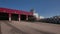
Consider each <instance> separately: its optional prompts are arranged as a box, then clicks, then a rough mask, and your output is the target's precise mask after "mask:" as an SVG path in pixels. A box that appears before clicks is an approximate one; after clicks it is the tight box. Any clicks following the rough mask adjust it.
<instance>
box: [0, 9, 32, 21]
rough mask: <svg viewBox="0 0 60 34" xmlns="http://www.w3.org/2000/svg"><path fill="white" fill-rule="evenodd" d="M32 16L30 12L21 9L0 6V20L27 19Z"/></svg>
mask: <svg viewBox="0 0 60 34" xmlns="http://www.w3.org/2000/svg"><path fill="white" fill-rule="evenodd" d="M32 16H33V13H32V12H26V11H22V10H14V9H8V8H0V20H9V21H11V20H18V21H20V20H29V18H30V17H32Z"/></svg>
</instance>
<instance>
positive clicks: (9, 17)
mask: <svg viewBox="0 0 60 34" xmlns="http://www.w3.org/2000/svg"><path fill="white" fill-rule="evenodd" d="M9 21H11V14H10V13H9Z"/></svg>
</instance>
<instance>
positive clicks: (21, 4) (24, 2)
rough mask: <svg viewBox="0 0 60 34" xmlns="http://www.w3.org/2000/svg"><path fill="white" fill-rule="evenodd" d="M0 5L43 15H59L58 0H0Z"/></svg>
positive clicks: (59, 1) (59, 0) (59, 4)
mask: <svg viewBox="0 0 60 34" xmlns="http://www.w3.org/2000/svg"><path fill="white" fill-rule="evenodd" d="M0 7H4V8H11V9H18V10H24V11H29V10H30V9H31V8H34V9H35V10H36V12H37V13H38V14H39V15H41V16H44V17H51V16H55V15H60V0H0Z"/></svg>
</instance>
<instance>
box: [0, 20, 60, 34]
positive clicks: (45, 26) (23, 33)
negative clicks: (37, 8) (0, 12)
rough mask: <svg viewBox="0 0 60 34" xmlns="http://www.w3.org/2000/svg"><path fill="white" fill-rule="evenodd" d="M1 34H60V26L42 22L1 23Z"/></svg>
mask: <svg viewBox="0 0 60 34" xmlns="http://www.w3.org/2000/svg"><path fill="white" fill-rule="evenodd" d="M0 30H1V32H0V33H1V34H60V25H58V24H49V23H42V22H34V23H33V22H25V21H20V22H19V21H11V22H9V21H0Z"/></svg>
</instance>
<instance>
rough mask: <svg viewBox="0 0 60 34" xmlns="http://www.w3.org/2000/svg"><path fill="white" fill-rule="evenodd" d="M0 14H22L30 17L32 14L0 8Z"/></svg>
mask: <svg viewBox="0 0 60 34" xmlns="http://www.w3.org/2000/svg"><path fill="white" fill-rule="evenodd" d="M0 12H5V13H12V14H24V15H32V12H27V11H22V10H13V9H8V8H0Z"/></svg>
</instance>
